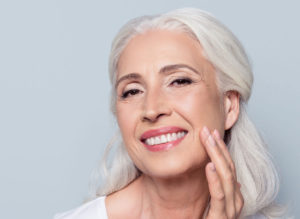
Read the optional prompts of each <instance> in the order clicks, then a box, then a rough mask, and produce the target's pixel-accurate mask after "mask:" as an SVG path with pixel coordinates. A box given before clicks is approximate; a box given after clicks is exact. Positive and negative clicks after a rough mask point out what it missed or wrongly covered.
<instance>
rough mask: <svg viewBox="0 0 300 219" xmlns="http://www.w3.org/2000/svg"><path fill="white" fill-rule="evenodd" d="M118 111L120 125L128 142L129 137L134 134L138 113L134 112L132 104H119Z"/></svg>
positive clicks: (124, 138)
mask: <svg viewBox="0 0 300 219" xmlns="http://www.w3.org/2000/svg"><path fill="white" fill-rule="evenodd" d="M116 112H117V113H116V115H117V121H118V125H119V128H120V130H121V133H122V137H123V140H124V141H125V144H126V142H127V141H128V140H129V137H130V136H134V130H135V121H136V118H135V117H136V116H137V113H135V112H134V107H132V104H117V106H116ZM133 112H134V113H133Z"/></svg>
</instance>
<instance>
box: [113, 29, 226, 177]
mask: <svg viewBox="0 0 300 219" xmlns="http://www.w3.org/2000/svg"><path fill="white" fill-rule="evenodd" d="M117 72H118V75H117V83H116V90H117V102H116V112H117V120H118V124H119V127H120V130H121V133H122V137H123V141H124V143H125V145H126V148H127V150H128V153H129V155H130V157H131V159H132V160H133V162H134V163H135V165H136V166H137V167H138V168H139V169H140V170H141V171H142V172H143V173H145V174H147V175H150V176H156V177H164V178H168V177H174V176H176V175H181V174H184V173H187V172H188V171H191V170H194V169H196V168H202V167H204V166H205V164H206V163H207V162H208V156H207V153H206V151H205V149H204V147H203V145H202V143H201V141H200V131H201V129H202V127H203V126H207V127H208V128H209V129H211V130H212V129H218V130H219V131H220V133H221V134H223V133H224V119H225V118H224V117H225V116H224V110H223V102H222V97H221V96H220V95H219V92H218V89H217V86H216V80H215V69H214V67H213V66H212V65H211V64H210V63H209V62H208V61H207V60H206V59H205V58H204V57H203V54H202V48H201V45H200V44H199V43H198V42H197V41H196V40H194V39H193V38H192V37H190V36H189V35H187V34H185V33H181V32H173V31H164V30H151V31H148V32H146V33H144V34H141V35H138V36H135V37H134V38H133V39H132V40H131V41H130V42H129V43H128V45H127V46H126V48H125V49H124V51H123V52H122V54H121V57H120V60H119V63H118V69H117ZM173 133H175V134H173Z"/></svg>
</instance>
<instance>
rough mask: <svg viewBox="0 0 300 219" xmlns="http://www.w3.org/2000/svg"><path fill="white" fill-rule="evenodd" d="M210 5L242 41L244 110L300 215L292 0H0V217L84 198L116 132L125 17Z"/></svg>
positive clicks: (42, 213)
mask: <svg viewBox="0 0 300 219" xmlns="http://www.w3.org/2000/svg"><path fill="white" fill-rule="evenodd" d="M187 6H190V7H198V8H201V9H204V10H207V11H209V12H211V13H212V14H214V15H215V16H216V17H217V18H219V19H220V20H221V21H222V22H223V23H225V24H226V25H227V26H228V27H229V28H230V29H231V30H232V31H233V32H234V33H235V34H236V35H237V36H238V38H239V39H240V40H241V41H242V43H243V44H244V46H245V48H246V50H247V51H248V54H249V56H250V58H251V60H252V62H253V66H254V74H255V82H254V90H253V95H252V98H251V101H250V103H249V114H250V116H251V118H252V119H253V120H254V122H255V123H256V125H257V127H258V128H259V130H260V131H261V133H262V135H263V136H264V138H265V139H266V141H267V142H268V143H269V145H270V150H271V153H272V154H273V156H274V159H275V163H276V165H277V167H278V169H279V172H280V177H281V183H282V187H281V191H280V194H279V196H278V201H279V202H281V203H288V204H290V206H291V212H292V213H293V214H294V215H295V216H296V218H297V216H298V217H300V209H299V208H297V207H299V204H300V188H299V187H300V174H299V173H300V171H299V164H298V162H299V160H300V159H299V158H300V156H299V155H300V147H299V146H300V144H299V123H300V119H299V114H300V101H299V100H300V89H299V86H298V85H299V80H300V76H299V73H300V72H299V61H300V59H299V51H300V45H299V44H300V43H299V41H300V40H299V39H300V31H299V21H300V13H299V9H300V4H299V3H297V1H296V0H295V1H271V0H269V1H261V0H251V1H250V0H249V1H221V0H219V1H217V0H206V1H204V0H202V1H201V0H197V1H196V0H194V1H191V0H190V1H187V0H185V1H174V0H168V1H159V0H151V1H150V0H149V1H138V0H136V1H133V0H131V1H121V0H119V1H110V2H108V1H99V0H98V1H96V0H85V1H83V0H82V1H79V0H48V1H45V0H43V1H42V0H27V1H22V0H7V1H3V0H1V1H0V149H1V151H0V174H1V179H0V218H28V219H35V218H36V219H42V218H51V217H52V216H53V214H54V213H56V212H61V211H65V210H68V209H71V208H73V207H76V206H78V205H80V204H81V202H82V201H83V199H84V198H85V197H86V195H87V188H88V181H89V175H90V172H91V170H92V169H93V168H94V167H95V166H96V165H97V163H98V161H99V159H100V157H101V154H102V153H103V150H104V147H105V146H106V144H107V142H108V141H109V139H110V137H111V136H113V133H114V131H115V130H116V127H115V125H113V122H114V119H113V118H112V116H111V115H110V113H109V106H108V105H109V104H108V103H109V89H110V86H109V80H108V74H107V62H108V54H109V49H110V44H111V41H112V38H113V36H114V35H115V34H116V32H117V30H118V29H119V28H120V26H121V25H122V24H124V23H125V22H126V21H127V20H128V19H130V18H133V17H136V16H139V15H144V14H153V13H161V12H165V11H168V10H171V9H175V8H179V7H187Z"/></svg>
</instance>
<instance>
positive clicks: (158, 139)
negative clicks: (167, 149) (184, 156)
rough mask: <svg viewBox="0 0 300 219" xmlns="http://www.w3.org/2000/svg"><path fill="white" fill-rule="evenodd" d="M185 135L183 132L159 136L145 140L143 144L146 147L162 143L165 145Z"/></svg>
mask: <svg viewBox="0 0 300 219" xmlns="http://www.w3.org/2000/svg"><path fill="white" fill-rule="evenodd" d="M185 135H186V133H185V132H183V131H182V132H177V133H168V134H166V135H160V136H155V137H151V138H147V139H146V140H145V143H146V144H147V145H156V144H163V143H167V142H170V141H175V140H177V139H179V138H182V137H183V136H185Z"/></svg>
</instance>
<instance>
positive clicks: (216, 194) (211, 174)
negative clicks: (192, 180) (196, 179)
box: [205, 162, 225, 218]
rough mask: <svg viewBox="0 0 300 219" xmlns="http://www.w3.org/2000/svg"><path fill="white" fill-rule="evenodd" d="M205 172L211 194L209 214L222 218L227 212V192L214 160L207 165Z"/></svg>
mask: <svg viewBox="0 0 300 219" xmlns="http://www.w3.org/2000/svg"><path fill="white" fill-rule="evenodd" d="M205 172H206V177H207V182H208V189H209V193H210V196H211V197H210V208H209V212H208V216H209V217H211V218H222V217H224V212H225V194H224V191H223V188H222V184H221V181H220V179H219V176H218V174H217V172H216V168H215V165H214V164H213V163H212V162H210V163H208V164H207V165H206V167H205Z"/></svg>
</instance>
